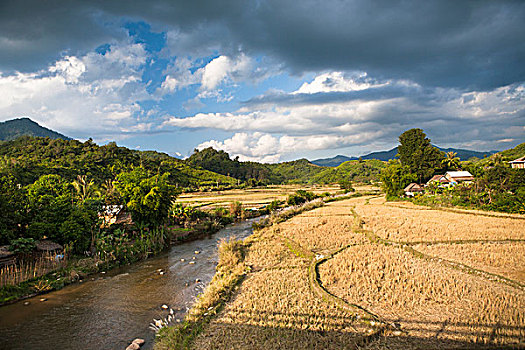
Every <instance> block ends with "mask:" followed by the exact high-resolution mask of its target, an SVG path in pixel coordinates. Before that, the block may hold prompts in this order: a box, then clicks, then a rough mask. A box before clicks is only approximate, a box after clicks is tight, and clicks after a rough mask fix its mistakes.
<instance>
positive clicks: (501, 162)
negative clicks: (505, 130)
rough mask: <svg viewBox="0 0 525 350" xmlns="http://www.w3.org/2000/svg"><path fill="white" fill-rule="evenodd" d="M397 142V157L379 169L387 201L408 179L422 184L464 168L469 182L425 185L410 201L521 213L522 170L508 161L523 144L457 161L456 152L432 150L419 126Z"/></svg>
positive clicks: (524, 195) (524, 208)
mask: <svg viewBox="0 0 525 350" xmlns="http://www.w3.org/2000/svg"><path fill="white" fill-rule="evenodd" d="M399 141H400V142H401V145H400V146H399V148H398V149H399V160H398V161H397V160H392V161H390V162H389V163H388V166H387V167H386V168H385V169H383V171H382V172H381V181H382V188H383V190H384V191H385V193H386V195H387V199H388V200H393V199H396V198H399V197H401V196H403V192H404V191H403V189H404V188H405V187H406V186H407V185H408V184H410V183H411V182H416V181H418V182H419V183H420V184H422V183H425V182H426V181H427V180H428V179H429V178H430V177H431V176H432V175H434V174H444V173H445V172H446V171H447V170H459V169H463V170H467V171H468V172H470V173H471V174H472V175H473V176H474V181H473V182H467V183H460V184H457V185H454V186H448V187H443V186H439V185H438V184H435V183H433V184H429V185H427V186H426V188H425V192H426V193H425V194H422V195H418V196H416V198H414V202H416V203H418V204H424V205H431V206H462V207H467V208H473V209H484V210H495V211H502V212H509V213H525V171H523V170H522V169H511V167H510V165H509V164H508V161H509V160H513V159H516V158H518V157H520V156H523V155H524V154H525V143H524V144H520V145H518V146H516V147H515V148H514V149H510V150H506V151H503V152H500V153H496V154H494V155H492V156H490V157H488V158H485V159H482V160H470V161H465V162H460V161H459V159H458V158H457V157H456V153H454V152H448V153H447V154H446V155H445V154H443V153H442V152H440V151H439V150H436V149H433V146H431V144H430V140H429V139H428V138H426V135H425V134H424V133H423V131H422V130H421V129H411V130H408V131H405V132H404V133H403V134H402V135H401V136H400V137H399Z"/></svg>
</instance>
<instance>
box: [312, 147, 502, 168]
mask: <svg viewBox="0 0 525 350" xmlns="http://www.w3.org/2000/svg"><path fill="white" fill-rule="evenodd" d="M435 147H437V148H439V149H440V150H441V151H443V152H445V153H446V152H456V153H457V157H458V158H459V159H461V160H468V159H469V158H472V157H476V158H480V159H482V158H485V157H487V156H490V155H492V154H494V153H496V152H497V151H488V152H478V151H471V150H467V149H461V148H441V147H438V146H435ZM396 154H397V147H395V148H392V149H391V150H389V151H380V152H372V153H369V154H366V155H364V156H361V157H360V158H361V159H377V160H383V161H388V160H390V159H394V158H395V156H396ZM357 159H359V157H347V156H342V155H337V156H335V157H332V158H323V159H316V160H313V161H312V164H315V165H319V166H328V167H336V166H339V165H340V164H341V163H344V162H347V161H349V160H357Z"/></svg>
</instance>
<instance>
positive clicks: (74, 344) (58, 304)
mask: <svg viewBox="0 0 525 350" xmlns="http://www.w3.org/2000/svg"><path fill="white" fill-rule="evenodd" d="M254 220H258V219H251V220H245V221H241V222H237V223H234V224H231V225H228V226H226V227H225V228H223V229H221V230H219V231H218V232H217V233H215V234H213V235H211V237H204V238H202V239H198V240H194V241H188V242H183V243H180V244H176V245H173V246H171V247H170V248H169V249H168V250H165V251H163V252H161V253H160V254H158V255H155V256H152V257H149V258H148V259H146V260H142V261H138V262H136V263H134V264H131V265H125V266H121V267H117V268H114V269H112V270H109V271H108V272H107V273H98V274H94V275H91V276H90V277H89V278H86V279H84V280H83V282H82V283H75V284H72V285H69V286H67V287H65V288H63V289H61V290H58V291H53V292H51V293H48V294H46V295H45V296H38V297H34V298H29V299H27V300H26V301H25V302H28V303H29V304H28V305H24V303H25V302H20V303H15V304H11V305H6V306H4V307H2V308H0V334H2V339H3V341H4V343H3V344H4V346H3V347H2V349H4V348H5V349H6V350H8V349H10V350H22V349H23V350H31V349H42V348H53V347H56V346H57V344H60V348H63V349H124V348H126V346H128V345H129V343H130V342H131V341H132V340H133V339H135V338H137V337H138V338H142V339H144V340H146V344H144V346H143V347H142V349H151V348H152V347H153V342H154V338H155V333H154V332H152V331H151V330H150V329H149V324H150V323H151V322H152V320H153V319H161V318H165V317H167V315H169V314H170V312H169V311H170V309H172V310H173V317H174V318H175V320H174V322H176V319H181V320H182V319H183V318H184V316H185V314H186V312H187V310H188V308H190V307H191V305H192V304H193V303H194V301H195V297H196V296H197V295H198V294H200V293H202V291H203V290H204V288H205V286H206V285H208V283H209V282H210V281H211V279H212V278H213V275H214V274H215V268H216V266H217V262H218V259H217V246H218V242H219V241H221V240H225V239H229V237H231V236H235V237H238V238H243V237H246V236H248V235H250V234H252V229H251V226H252V222H253V221H254ZM196 252H197V253H198V254H197V253H196ZM43 297H45V298H46V299H47V301H45V302H40V299H41V298H43ZM163 305H167V306H169V308H168V309H165V308H163Z"/></svg>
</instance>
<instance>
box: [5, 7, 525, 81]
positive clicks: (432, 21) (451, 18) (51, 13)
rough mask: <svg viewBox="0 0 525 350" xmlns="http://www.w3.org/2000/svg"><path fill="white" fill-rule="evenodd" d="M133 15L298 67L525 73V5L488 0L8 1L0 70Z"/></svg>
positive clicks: (385, 73)
mask: <svg viewBox="0 0 525 350" xmlns="http://www.w3.org/2000/svg"><path fill="white" fill-rule="evenodd" d="M123 18H126V19H128V20H144V21H146V22H148V23H150V24H151V25H152V26H153V29H154V30H165V31H174V32H178V33H181V34H182V35H186V39H187V38H188V36H189V37H192V36H195V38H205V39H206V41H208V42H209V43H210V45H211V44H213V45H214V46H215V47H218V48H220V50H222V51H221V53H228V52H236V51H238V50H239V49H241V50H243V51H245V52H247V53H249V54H255V55H265V56H269V57H272V58H275V59H277V60H280V61H282V62H283V63H284V64H285V65H286V66H287V68H288V69H289V70H290V71H291V72H294V73H297V74H300V73H302V72H304V71H320V70H360V71H366V72H368V73H369V74H370V75H372V76H375V77H378V78H385V79H410V80H413V81H416V82H418V83H420V84H422V85H426V86H453V87H459V88H462V89H463V88H472V89H491V88H494V87H497V86H502V85H507V84H511V83H514V82H521V81H524V80H525V65H524V64H523V62H525V44H524V43H523V38H524V37H525V21H524V20H523V19H524V18H525V2H523V1H481V0H478V1H446V0H434V1H420V0H411V1H410V0H408V1H407V0H405V1H395V0H384V1H369V0H355V1H338V0H324V1H308V0H302V1H292V0H290V1H286V0H267V1H265V0H255V1H247V0H238V1H216V0H210V1H168V0H165V1H162V0H148V1H145V0H144V1H132V2H131V1H123V0H122V1H54V2H53V1H41V0H33V1H3V2H2V5H1V7H0V42H1V43H2V50H1V51H0V69H21V70H23V69H30V68H31V67H35V66H41V65H42V64H44V63H46V62H47V61H48V60H49V59H50V58H51V57H54V56H57V55H59V54H60V52H61V51H63V50H73V51H74V50H81V49H85V50H89V49H92V48H94V47H96V46H97V45H99V44H101V43H103V42H105V41H108V40H109V39H110V38H118V37H119V35H121V34H119V33H120V32H119V31H118V30H117V29H116V28H117V27H118V26H114V27H112V26H111V25H110V24H108V23H110V22H111V21H112V20H113V21H115V22H116V23H118V22H119V20H122V19H123ZM111 28H114V29H113V31H111V30H110V29H111ZM203 31H204V32H206V31H208V32H207V33H205V34H203ZM188 43H191V39H190V40H186V41H185V45H186V46H188ZM174 45H175V47H176V43H175V44H174ZM195 47H196V48H197V47H198V48H202V42H199V41H198V40H197V41H195ZM188 49H191V48H188Z"/></svg>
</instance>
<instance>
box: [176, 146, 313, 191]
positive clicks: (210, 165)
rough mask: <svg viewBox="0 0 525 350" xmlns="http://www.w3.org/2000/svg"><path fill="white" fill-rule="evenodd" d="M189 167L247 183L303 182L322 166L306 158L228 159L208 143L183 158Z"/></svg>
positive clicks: (308, 179) (226, 155)
mask: <svg viewBox="0 0 525 350" xmlns="http://www.w3.org/2000/svg"><path fill="white" fill-rule="evenodd" d="M185 162H186V164H188V165H189V166H191V167H199V168H202V169H206V170H210V171H213V172H216V173H219V174H223V175H228V176H232V177H234V178H236V179H239V180H241V181H244V182H250V183H251V184H260V185H267V184H281V183H290V182H293V183H307V182H310V179H311V177H312V176H313V175H315V174H317V173H319V172H321V171H322V170H323V168H322V167H319V166H317V165H314V164H312V163H310V162H309V161H308V160H306V159H299V160H294V161H291V162H284V163H278V164H263V163H257V162H241V161H239V160H238V158H235V159H230V156H229V155H228V153H226V152H224V151H217V150H215V149H213V148H211V147H208V148H205V149H203V150H200V151H199V150H195V152H194V153H193V154H192V155H191V156H190V157H189V158H188V159H186V160H185Z"/></svg>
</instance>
